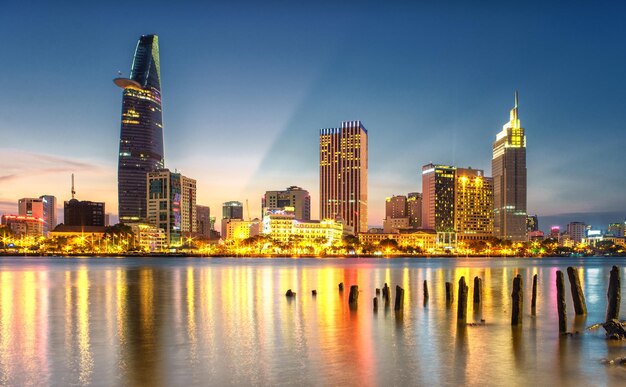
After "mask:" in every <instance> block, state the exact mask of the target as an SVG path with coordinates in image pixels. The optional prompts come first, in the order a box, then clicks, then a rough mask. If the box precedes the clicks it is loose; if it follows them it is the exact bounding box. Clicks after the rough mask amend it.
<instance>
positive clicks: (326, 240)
mask: <svg viewBox="0 0 626 387" xmlns="http://www.w3.org/2000/svg"><path fill="white" fill-rule="evenodd" d="M262 232H263V235H265V236H268V237H270V238H272V239H273V240H275V241H278V242H282V243H291V242H296V241H297V242H298V243H301V244H303V245H309V246H322V245H323V246H332V245H335V244H338V243H340V242H341V240H342V238H343V236H344V225H343V224H342V223H341V222H337V221H335V220H333V219H326V220H321V221H319V220H308V221H300V220H297V219H296V217H295V212H294V209H293V207H286V208H285V209H283V210H266V213H265V214H264V216H263V228H262Z"/></svg>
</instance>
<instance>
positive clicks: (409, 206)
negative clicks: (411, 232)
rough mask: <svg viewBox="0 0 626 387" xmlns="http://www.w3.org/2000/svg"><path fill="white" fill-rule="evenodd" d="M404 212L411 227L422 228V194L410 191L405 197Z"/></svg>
mask: <svg viewBox="0 0 626 387" xmlns="http://www.w3.org/2000/svg"><path fill="white" fill-rule="evenodd" d="M406 212H407V216H408V217H409V226H411V228H413V229H418V228H422V194H421V193H420V192H411V193H409V194H408V197H407V199H406Z"/></svg>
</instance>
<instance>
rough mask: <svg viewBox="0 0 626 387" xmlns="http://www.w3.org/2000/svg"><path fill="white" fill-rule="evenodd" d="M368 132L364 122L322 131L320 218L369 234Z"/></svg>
mask: <svg viewBox="0 0 626 387" xmlns="http://www.w3.org/2000/svg"><path fill="white" fill-rule="evenodd" d="M367 166H368V164H367V130H366V129H365V127H364V126H363V124H361V121H344V122H342V123H341V128H329V129H321V130H320V219H323V220H324V219H334V220H337V219H342V221H343V222H344V224H346V225H347V226H350V227H352V228H353V229H354V232H355V233H357V234H358V233H360V232H367Z"/></svg>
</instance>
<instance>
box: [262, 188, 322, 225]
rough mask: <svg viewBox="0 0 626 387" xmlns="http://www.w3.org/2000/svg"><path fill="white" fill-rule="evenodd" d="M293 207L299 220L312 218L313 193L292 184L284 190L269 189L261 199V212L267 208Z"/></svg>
mask: <svg viewBox="0 0 626 387" xmlns="http://www.w3.org/2000/svg"><path fill="white" fill-rule="evenodd" d="M285 207H293V208H294V211H295V217H296V219H297V220H311V195H309V191H307V190H305V189H302V188H300V187H296V186H291V187H288V188H287V189H286V190H284V191H267V192H265V195H264V196H263V198H262V199H261V213H262V214H263V213H264V212H265V209H266V208H268V209H284V208H285Z"/></svg>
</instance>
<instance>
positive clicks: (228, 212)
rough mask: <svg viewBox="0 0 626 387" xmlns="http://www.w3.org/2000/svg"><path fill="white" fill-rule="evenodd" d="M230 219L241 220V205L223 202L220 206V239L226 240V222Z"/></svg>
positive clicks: (235, 202) (234, 202)
mask: <svg viewBox="0 0 626 387" xmlns="http://www.w3.org/2000/svg"><path fill="white" fill-rule="evenodd" d="M231 219H235V220H243V204H242V203H241V202H237V201H230V202H225V203H224V204H223V205H222V225H221V226H222V227H221V233H222V239H226V237H227V234H228V233H227V231H228V222H230V220H231Z"/></svg>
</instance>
